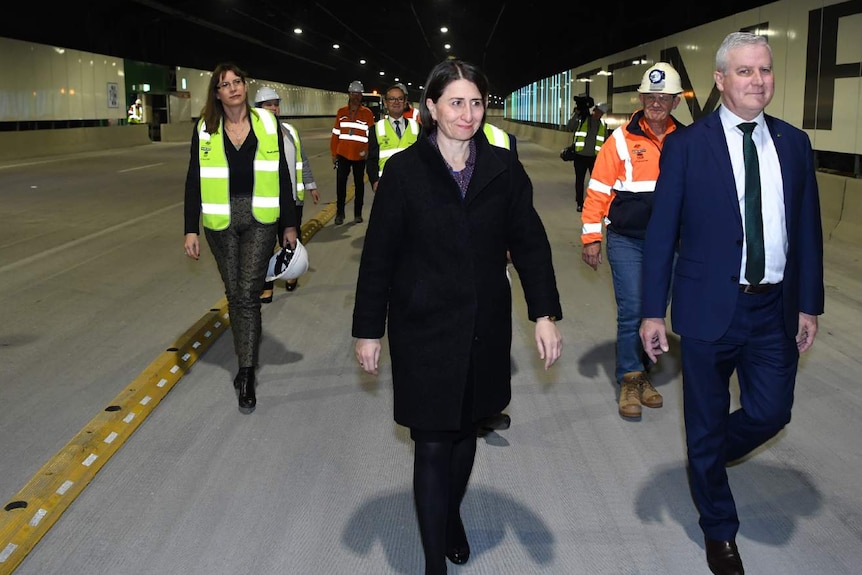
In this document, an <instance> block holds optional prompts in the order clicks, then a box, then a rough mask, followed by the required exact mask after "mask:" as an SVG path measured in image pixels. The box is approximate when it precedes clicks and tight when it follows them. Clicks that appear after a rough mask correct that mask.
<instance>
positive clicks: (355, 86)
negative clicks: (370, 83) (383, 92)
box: [347, 80, 365, 94]
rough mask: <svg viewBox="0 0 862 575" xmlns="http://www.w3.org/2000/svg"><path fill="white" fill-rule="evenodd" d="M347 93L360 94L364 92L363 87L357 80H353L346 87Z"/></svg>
mask: <svg viewBox="0 0 862 575" xmlns="http://www.w3.org/2000/svg"><path fill="white" fill-rule="evenodd" d="M347 91H348V92H359V93H360V94H361V93H362V92H364V91H365V87H364V86H363V85H362V82H360V81H359V80H354V81H352V82H351V83H350V85H349V86H348V87H347Z"/></svg>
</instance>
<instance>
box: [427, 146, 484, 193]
mask: <svg viewBox="0 0 862 575" xmlns="http://www.w3.org/2000/svg"><path fill="white" fill-rule="evenodd" d="M428 139H429V140H431V143H432V144H434V147H435V148H437V151H438V152H439V151H440V146H438V145H437V130H434V131H433V132H431V134H430V135H429V136H428ZM440 156H441V157H442V156H443V155H442V154H441V155H440ZM443 162H445V163H446V167H447V168H449V173H450V174H452V177H453V178H454V179H455V183H456V184H458V188H460V189H461V199H464V196H465V195H467V187H468V186H469V185H470V180H471V179H472V178H473V170H475V169H476V142H475V141H474V140H472V139H471V140H470V153H469V155H468V156H467V163H466V165H465V166H464V169H463V170H461V171H460V172H456V171H455V170H453V169H452V166H450V165H449V163H448V162H446V160H445V158H444V159H443Z"/></svg>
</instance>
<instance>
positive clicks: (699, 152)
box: [643, 110, 824, 341]
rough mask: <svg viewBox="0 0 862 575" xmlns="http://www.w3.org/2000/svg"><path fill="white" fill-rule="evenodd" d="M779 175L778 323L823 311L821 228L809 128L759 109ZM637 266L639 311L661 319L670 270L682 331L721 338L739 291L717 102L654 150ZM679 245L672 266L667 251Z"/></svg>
mask: <svg viewBox="0 0 862 575" xmlns="http://www.w3.org/2000/svg"><path fill="white" fill-rule="evenodd" d="M766 124H767V126H768V127H769V133H770V135H771V136H772V139H773V142H774V143H775V149H776V151H777V152H778V160H779V162H780V164H781V176H782V179H783V183H784V205H785V214H784V215H785V221H786V226H787V243H788V246H787V265H786V266H785V269H784V282H783V288H782V289H783V296H784V323H785V331H786V332H787V335H788V336H790V337H794V336H795V335H796V331H797V328H798V323H799V312H800V311H801V312H804V313H807V314H811V315H820V314H822V313H823V299H824V296H823V235H822V230H821V221H820V199H819V194H818V191H817V180H816V178H815V175H814V157H813V152H812V150H811V143H810V141H809V139H808V135H807V134H806V133H805V132H803V131H802V130H799V129H797V128H794V127H793V126H791V125H790V124H788V123H787V122H784V121H782V120H779V119H777V118H773V117H771V116H766ZM653 199H654V203H653V212H652V216H651V218H650V222H649V225H648V226H647V233H646V240H645V245H644V264H643V282H644V285H643V317H664V316H665V313H666V308H667V296H668V288H669V287H670V283H671V277H673V282H672V285H673V291H672V295H671V321H672V327H673V330H674V331H675V332H676V333H677V334H679V335H681V336H684V337H692V338H695V339H700V340H704V341H715V340H717V339H718V338H720V337H721V336H722V335H723V334H724V333H725V332H726V331H727V328H728V326H729V325H730V321H731V319H732V317H733V314H734V310H735V309H736V303H737V298H738V297H751V296H747V295H745V294H741V293H740V291H739V283H740V278H739V270H740V265H741V262H742V246H743V242H742V240H743V225H742V215H741V214H740V210H739V201H738V200H737V191H736V184H735V182H734V178H733V170H732V168H731V163H730V153H729V152H728V149H727V141H726V139H725V136H724V131H723V128H722V125H721V119H720V118H719V114H718V110H716V111H715V112H713V113H712V114H710V115H708V116H706V117H705V118H702V119H701V120H699V121H697V122H695V123H694V124H692V125H690V126H689V127H687V128H685V129H683V130H677V131H676V132H674V133H672V134H670V135H669V136H668V138H667V140H666V142H665V144H664V149H663V150H662V154H661V163H660V170H659V178H658V181H657V183H656V188H655V194H654V198H653ZM677 248H678V250H679V255H678V259H677V261H676V264H674V252H675V251H676V250H677Z"/></svg>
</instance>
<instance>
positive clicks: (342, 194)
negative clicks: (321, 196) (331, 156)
mask: <svg viewBox="0 0 862 575" xmlns="http://www.w3.org/2000/svg"><path fill="white" fill-rule="evenodd" d="M350 170H353V187H354V188H355V189H354V191H353V194H354V195H353V215H354V216H355V217H357V218H358V217H359V216H361V215H362V204H363V203H364V200H365V160H355V161H351V160H348V159H347V158H345V157H344V156H338V167H337V169H336V171H335V211H336V213H337V214H338V215H339V216H341V217H344V204H345V203H346V201H347V178H348V176H349V175H350Z"/></svg>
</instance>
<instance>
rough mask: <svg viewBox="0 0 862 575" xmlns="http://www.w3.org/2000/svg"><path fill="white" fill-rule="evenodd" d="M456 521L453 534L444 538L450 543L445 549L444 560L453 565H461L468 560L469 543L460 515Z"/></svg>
mask: <svg viewBox="0 0 862 575" xmlns="http://www.w3.org/2000/svg"><path fill="white" fill-rule="evenodd" d="M450 519H451V518H450ZM457 519H458V522H457V523H456V524H455V525H454V526H453V527H452V529H453V531H454V533H449V534H447V537H446V539H447V540H448V541H451V542H452V543H449V544H448V545H447V547H446V558H447V559H448V560H449V561H451V562H452V563H454V564H455V565H463V564H464V563H466V562H467V560H468V559H470V543H468V542H467V533H466V532H465V531H464V523H463V522H462V521H461V517H460V515H459V516H458V518H457Z"/></svg>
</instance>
